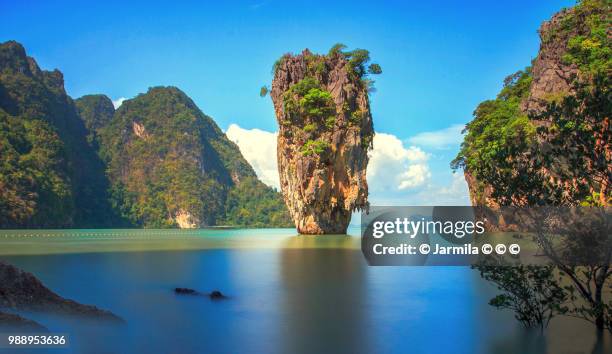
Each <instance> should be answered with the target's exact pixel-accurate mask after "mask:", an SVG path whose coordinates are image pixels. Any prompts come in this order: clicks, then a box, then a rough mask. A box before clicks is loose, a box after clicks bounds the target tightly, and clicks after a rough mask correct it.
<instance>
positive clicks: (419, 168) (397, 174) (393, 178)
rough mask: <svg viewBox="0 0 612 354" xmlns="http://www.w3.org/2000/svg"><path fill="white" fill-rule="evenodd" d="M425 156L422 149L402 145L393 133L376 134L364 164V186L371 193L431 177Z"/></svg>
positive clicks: (402, 187) (409, 185) (409, 186)
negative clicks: (365, 176) (365, 174)
mask: <svg viewBox="0 0 612 354" xmlns="http://www.w3.org/2000/svg"><path fill="white" fill-rule="evenodd" d="M428 159H429V156H428V155H427V154H426V153H425V152H424V151H423V150H421V149H420V148H418V147H416V146H411V147H408V148H407V147H405V146H404V144H403V143H402V141H401V140H400V139H398V138H397V137H396V136H395V135H391V134H385V133H376V135H374V149H373V150H372V151H371V152H370V163H369V164H368V173H367V178H368V186H369V187H370V190H371V191H372V192H374V193H376V192H393V191H400V190H407V189H412V188H416V187H419V186H422V185H424V184H425V183H426V182H427V181H428V180H429V178H430V177H431V173H430V171H429V166H428V165H427V160H428Z"/></svg>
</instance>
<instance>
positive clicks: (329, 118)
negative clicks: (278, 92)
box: [283, 76, 336, 132]
mask: <svg viewBox="0 0 612 354" xmlns="http://www.w3.org/2000/svg"><path fill="white" fill-rule="evenodd" d="M283 105H284V109H285V112H287V113H288V115H289V116H290V117H293V118H295V119H300V120H302V121H303V122H304V131H307V132H308V131H310V129H311V128H313V127H317V126H318V125H319V123H322V124H323V125H324V126H326V127H327V128H328V129H332V128H333V127H334V124H335V122H336V118H335V116H336V105H335V103H334V100H333V98H332V96H331V93H329V91H326V90H324V89H323V88H322V87H321V84H320V83H319V82H318V81H317V80H316V79H315V78H313V77H310V76H309V77H306V78H304V79H303V80H300V81H299V82H297V83H296V84H294V85H292V86H291V87H290V88H289V90H287V91H286V92H285V93H284V94H283Z"/></svg>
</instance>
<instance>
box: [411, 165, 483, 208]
mask: <svg viewBox="0 0 612 354" xmlns="http://www.w3.org/2000/svg"><path fill="white" fill-rule="evenodd" d="M440 177H446V176H440ZM447 178H448V177H446V178H444V179H447ZM447 183H448V184H446V185H439V184H432V185H428V186H427V187H425V188H423V189H422V190H421V191H420V192H419V193H417V194H416V195H415V196H414V201H415V203H417V204H419V205H471V203H470V196H469V191H468V187H467V182H466V181H465V178H464V176H463V173H459V172H456V173H452V175H451V180H450V182H447Z"/></svg>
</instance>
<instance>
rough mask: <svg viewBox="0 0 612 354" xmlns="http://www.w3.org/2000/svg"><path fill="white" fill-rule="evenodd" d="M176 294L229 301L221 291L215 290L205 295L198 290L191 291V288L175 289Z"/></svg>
mask: <svg viewBox="0 0 612 354" xmlns="http://www.w3.org/2000/svg"><path fill="white" fill-rule="evenodd" d="M174 293H175V294H177V295H202V296H208V297H209V298H210V299H211V300H221V299H227V298H228V297H227V296H225V295H224V294H223V293H222V292H220V291H219V290H213V291H211V292H210V293H208V294H205V293H201V292H199V291H197V290H194V289H189V288H174Z"/></svg>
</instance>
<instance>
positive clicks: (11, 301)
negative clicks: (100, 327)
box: [0, 261, 123, 322]
mask: <svg viewBox="0 0 612 354" xmlns="http://www.w3.org/2000/svg"><path fill="white" fill-rule="evenodd" d="M2 308H4V309H10V310H17V311H37V312H52V313H57V314H62V315H71V316H81V317H88V318H94V319H100V320H110V321H116V322H123V319H121V318H120V317H119V316H117V315H115V314H113V313H112V312H110V311H106V310H101V309H99V308H97V307H95V306H91V305H83V304H79V303H78V302H75V301H72V300H68V299H64V298H63V297H61V296H59V295H57V294H56V293H54V292H53V291H51V290H50V289H49V288H47V287H46V286H44V285H43V284H42V283H41V281H40V280H38V279H37V278H36V277H35V276H34V275H32V274H31V273H28V272H24V271H22V270H20V269H18V268H16V267H14V266H12V265H10V264H8V263H5V262H2V261H0V309H2Z"/></svg>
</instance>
